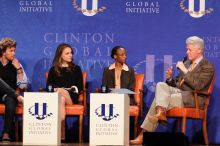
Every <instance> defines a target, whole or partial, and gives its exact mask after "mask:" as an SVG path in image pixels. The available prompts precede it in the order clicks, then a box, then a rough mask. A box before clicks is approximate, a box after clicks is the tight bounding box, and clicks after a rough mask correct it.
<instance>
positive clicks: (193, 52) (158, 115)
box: [131, 36, 214, 144]
mask: <svg viewBox="0 0 220 146" xmlns="http://www.w3.org/2000/svg"><path fill="white" fill-rule="evenodd" d="M186 49H187V50H186V51H187V52H186V54H187V58H188V60H187V61H185V62H183V61H178V62H177V64H176V67H177V68H178V69H179V71H180V73H179V75H178V76H177V77H175V78H174V77H173V69H172V67H171V68H169V69H168V70H167V72H166V83H165V82H158V83H157V85H156V91H155V98H154V101H153V103H152V105H151V107H150V109H149V111H148V114H147V116H146V117H145V120H144V122H143V123H142V125H141V128H142V129H143V130H142V131H141V133H140V134H139V136H138V137H137V138H136V139H135V140H131V144H141V143H142V141H143V132H144V131H147V132H154V131H155V130H156V128H157V125H158V122H163V123H164V122H167V118H166V114H165V113H166V111H167V110H169V109H172V108H174V107H195V103H194V98H193V94H192V91H193V90H202V91H207V89H208V87H209V85H210V83H211V80H212V78H213V75H214V67H213V65H212V64H211V63H209V62H208V61H207V59H205V58H204V57H203V52H204V41H203V40H202V39H201V38H199V37H197V36H192V37H189V38H187V40H186ZM205 99H206V96H204V95H199V97H198V101H199V107H200V108H203V107H204V103H205Z"/></svg>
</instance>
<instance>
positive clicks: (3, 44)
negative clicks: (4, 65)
mask: <svg viewBox="0 0 220 146" xmlns="http://www.w3.org/2000/svg"><path fill="white" fill-rule="evenodd" d="M16 46H17V43H16V41H15V40H13V39H11V38H3V39H2V40H1V41H0V49H1V50H0V57H2V55H3V53H4V52H5V51H6V49H7V48H11V47H15V48H16Z"/></svg>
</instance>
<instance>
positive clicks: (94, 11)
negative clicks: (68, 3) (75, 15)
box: [72, 0, 106, 16]
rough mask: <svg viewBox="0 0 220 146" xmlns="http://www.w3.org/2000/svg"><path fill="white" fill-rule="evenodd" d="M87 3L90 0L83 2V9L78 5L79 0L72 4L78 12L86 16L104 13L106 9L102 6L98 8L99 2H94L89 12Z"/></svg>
mask: <svg viewBox="0 0 220 146" xmlns="http://www.w3.org/2000/svg"><path fill="white" fill-rule="evenodd" d="M87 1H88V0H81V7H80V6H79V5H78V4H77V0H72V4H73V7H74V8H75V9H76V10H77V11H80V12H82V13H83V15H85V16H94V15H95V14H97V13H98V12H104V10H105V9H106V7H105V6H101V7H100V8H98V0H92V9H91V10H88V9H87V7H88V5H87ZM89 1H90V0H89Z"/></svg>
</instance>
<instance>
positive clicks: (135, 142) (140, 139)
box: [130, 130, 143, 145]
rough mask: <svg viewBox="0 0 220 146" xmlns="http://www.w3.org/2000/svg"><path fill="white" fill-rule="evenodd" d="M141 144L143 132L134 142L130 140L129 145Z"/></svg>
mask: <svg viewBox="0 0 220 146" xmlns="http://www.w3.org/2000/svg"><path fill="white" fill-rule="evenodd" d="M142 143H143V130H142V131H141V133H140V134H139V135H138V136H137V137H136V138H135V139H134V140H130V144H131V145H139V144H142Z"/></svg>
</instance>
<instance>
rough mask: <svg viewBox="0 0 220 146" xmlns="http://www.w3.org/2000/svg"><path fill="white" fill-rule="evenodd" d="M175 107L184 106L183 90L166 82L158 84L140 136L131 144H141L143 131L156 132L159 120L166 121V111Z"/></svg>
mask: <svg viewBox="0 0 220 146" xmlns="http://www.w3.org/2000/svg"><path fill="white" fill-rule="evenodd" d="M174 107H183V101H182V94H181V90H180V89H178V88H175V87H171V86H168V85H167V84H166V83H164V82H158V83H157V85H156V91H155V98H154V100H153V103H152V104H151V107H150V109H149V111H148V113H147V115H146V117H145V119H144V121H143V123H142V125H141V128H142V131H141V133H140V134H139V136H138V137H137V138H136V139H134V140H131V142H130V143H131V144H141V143H142V142H143V132H144V131H147V132H154V131H155V130H156V128H157V126H158V122H160V121H161V120H162V121H166V115H165V113H166V111H167V110H169V109H171V108H174Z"/></svg>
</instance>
